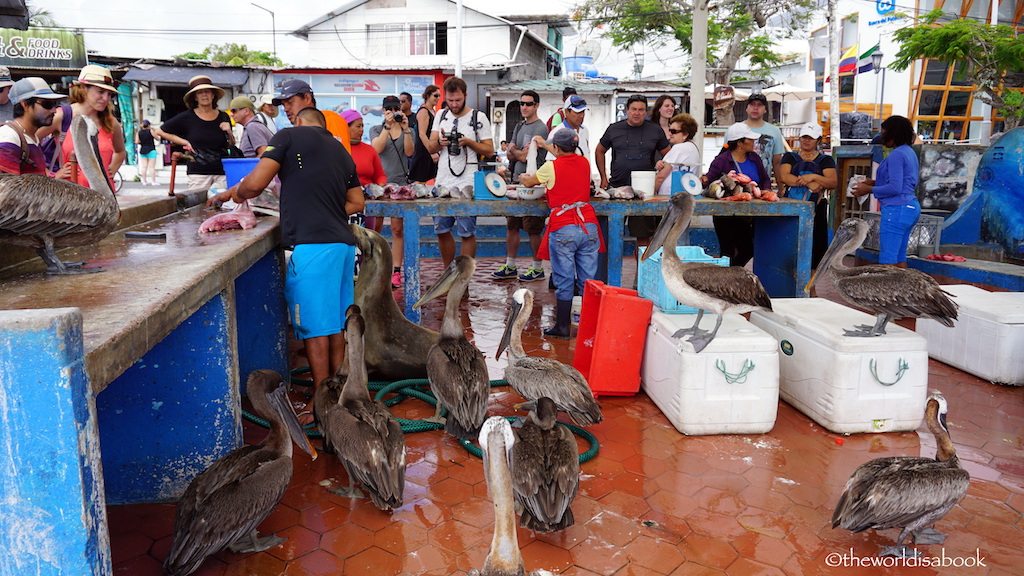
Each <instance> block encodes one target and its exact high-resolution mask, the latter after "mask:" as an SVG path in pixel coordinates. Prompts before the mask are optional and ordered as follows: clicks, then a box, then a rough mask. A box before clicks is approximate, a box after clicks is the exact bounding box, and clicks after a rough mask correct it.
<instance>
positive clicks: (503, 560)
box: [469, 416, 550, 576]
mask: <svg viewBox="0 0 1024 576" xmlns="http://www.w3.org/2000/svg"><path fill="white" fill-rule="evenodd" d="M514 444H515V436H513V435H512V427H511V426H509V424H508V420H505V418H503V417H501V416H492V417H491V418H488V419H487V422H484V425H483V428H482V429H481V430H480V449H481V451H483V459H484V478H485V479H486V480H487V491H488V492H489V493H490V495H491V501H492V502H494V536H493V537H492V538H491V549H490V550H489V551H488V552H487V559H486V560H485V561H484V568H483V570H477V569H473V570H470V571H469V576H524V575H525V574H526V568H525V567H524V566H523V556H522V554H521V553H520V552H519V541H518V539H517V538H516V513H515V509H514V504H513V499H512V472H511V469H510V468H511V458H512V456H511V450H512V446H513V445H514ZM548 574H550V572H547V571H545V570H537V571H534V572H530V576H546V575H548Z"/></svg>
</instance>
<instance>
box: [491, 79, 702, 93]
mask: <svg viewBox="0 0 1024 576" xmlns="http://www.w3.org/2000/svg"><path fill="white" fill-rule="evenodd" d="M569 86H571V87H573V88H575V89H576V91H577V92H579V93H580V94H589V93H598V92H616V91H617V92H639V93H651V92H664V93H668V94H672V93H676V94H679V93H686V92H689V91H690V89H689V88H687V87H686V86H680V85H678V84H669V83H667V82H644V81H633V80H615V81H612V80H601V79H597V78H595V79H593V80H570V79H565V78H548V79H538V80H521V81H519V82H512V83H509V84H499V85H497V86H491V87H490V90H491V91H492V92H493V91H496V90H500V91H518V90H535V91H537V92H556V93H558V94H561V93H562V89H563V88H566V87H569Z"/></svg>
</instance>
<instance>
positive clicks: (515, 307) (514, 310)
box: [494, 298, 523, 359]
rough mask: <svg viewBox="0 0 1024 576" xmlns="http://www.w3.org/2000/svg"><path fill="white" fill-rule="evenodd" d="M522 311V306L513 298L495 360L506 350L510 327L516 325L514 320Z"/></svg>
mask: <svg viewBox="0 0 1024 576" xmlns="http://www.w3.org/2000/svg"><path fill="white" fill-rule="evenodd" d="M522 310H523V305H522V304H520V303H519V302H516V300H515V298H513V299H512V305H511V306H509V309H508V320H506V321H505V333H504V334H502V335H501V343H500V344H498V354H497V355H496V356H495V357H494V358H495V359H498V358H501V353H502V352H504V351H505V348H508V343H509V341H511V340H512V325H513V324H515V323H516V318H518V317H519V313H520V312H522Z"/></svg>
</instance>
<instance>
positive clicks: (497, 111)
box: [491, 106, 505, 124]
mask: <svg viewBox="0 0 1024 576" xmlns="http://www.w3.org/2000/svg"><path fill="white" fill-rule="evenodd" d="M504 121H505V107H504V106H495V107H494V108H492V109H491V124H501V123H502V122H504Z"/></svg>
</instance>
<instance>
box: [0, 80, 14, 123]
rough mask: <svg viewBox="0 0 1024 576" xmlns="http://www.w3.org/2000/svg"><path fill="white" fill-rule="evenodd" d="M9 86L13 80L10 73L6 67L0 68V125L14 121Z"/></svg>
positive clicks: (12, 83)
mask: <svg viewBox="0 0 1024 576" xmlns="http://www.w3.org/2000/svg"><path fill="white" fill-rule="evenodd" d="M11 86H14V80H12V79H11V71H10V70H8V69H7V66H0V124H3V123H4V122H7V121H8V120H13V119H14V103H13V102H11V96H10V92H11Z"/></svg>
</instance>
